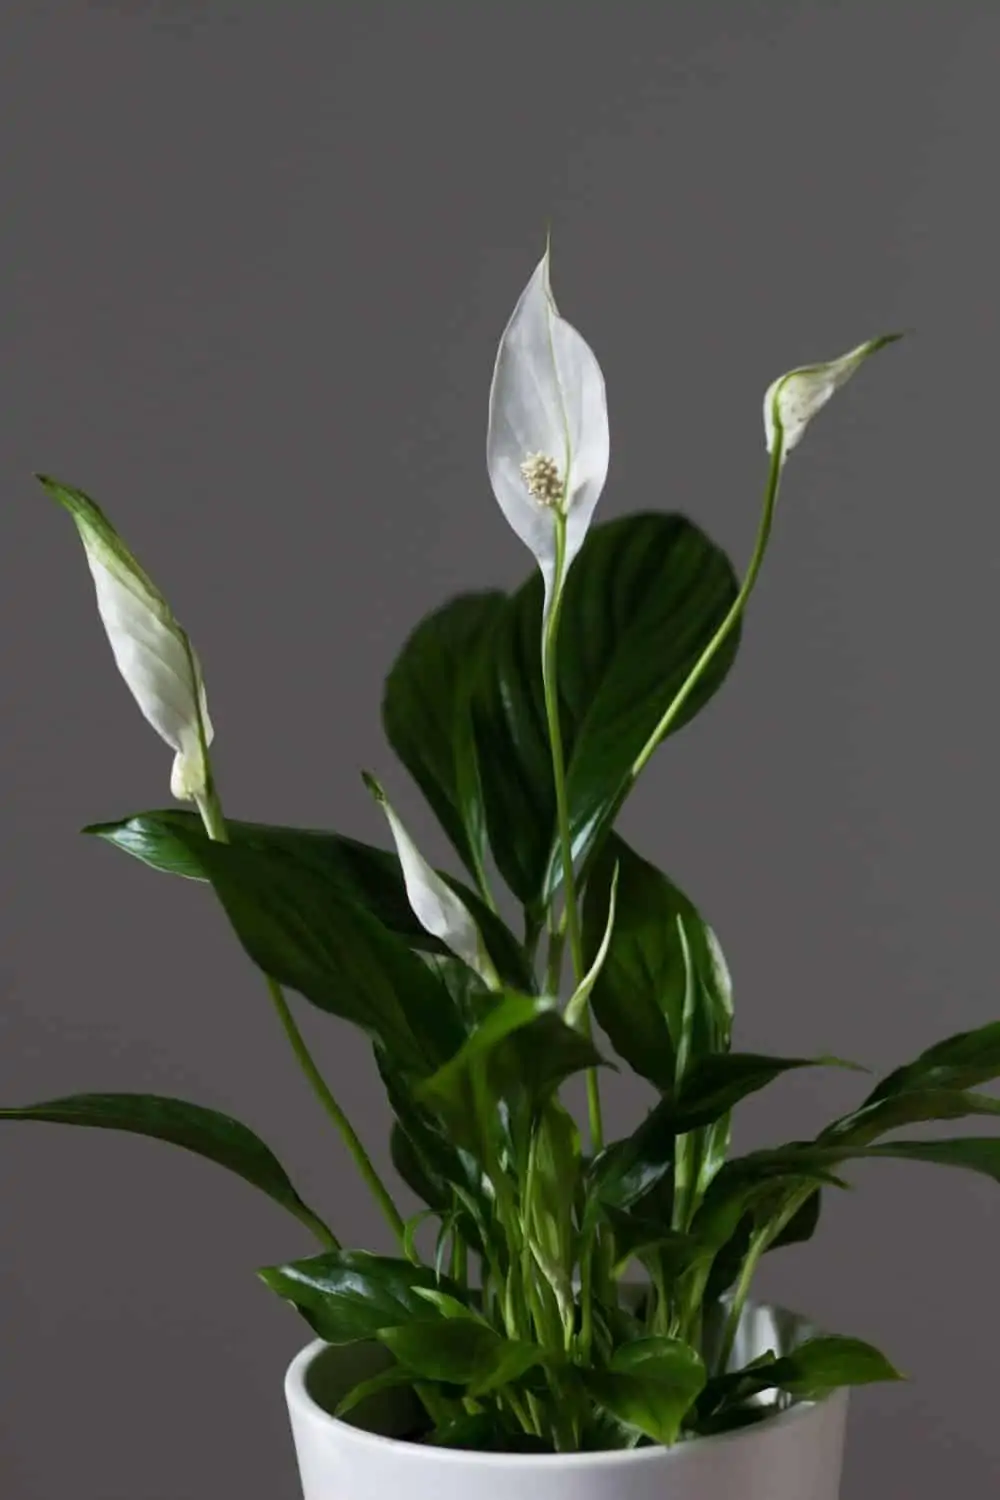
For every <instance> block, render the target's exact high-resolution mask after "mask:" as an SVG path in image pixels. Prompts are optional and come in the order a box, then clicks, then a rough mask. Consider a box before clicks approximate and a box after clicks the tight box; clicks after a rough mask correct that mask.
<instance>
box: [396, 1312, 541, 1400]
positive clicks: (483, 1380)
mask: <svg viewBox="0 0 1000 1500" xmlns="http://www.w3.org/2000/svg"><path fill="white" fill-rule="evenodd" d="M379 1339H380V1340H381V1342H382V1343H383V1344H385V1345H386V1347H387V1348H388V1349H389V1351H390V1352H391V1353H392V1354H393V1355H394V1357H395V1358H396V1359H397V1360H398V1361H399V1363H400V1364H401V1365H405V1366H406V1368H407V1369H408V1370H412V1371H413V1373H414V1374H415V1375H418V1376H420V1377H421V1378H422V1379H424V1380H441V1381H446V1382H447V1383H448V1384H449V1385H461V1386H467V1387H469V1388H470V1390H469V1394H470V1395H473V1396H474V1395H476V1394H479V1395H482V1394H485V1393H486V1392H487V1391H490V1390H494V1389H496V1387H497V1386H499V1385H507V1384H510V1383H513V1382H515V1381H517V1380H520V1378H521V1377H522V1375H524V1374H525V1373H526V1372H527V1371H528V1370H529V1369H531V1367H532V1366H533V1365H536V1364H538V1363H539V1362H540V1361H541V1358H542V1351H541V1349H539V1348H538V1347H537V1346H536V1345H534V1344H526V1343H520V1342H517V1341H515V1340H511V1339H505V1338H503V1337H502V1335H500V1334H499V1333H497V1331H496V1330H495V1329H494V1328H491V1327H490V1326H489V1325H488V1324H486V1323H481V1322H477V1321H474V1320H472V1319H462V1318H449V1319H441V1318H416V1319H413V1320H412V1321H409V1322H406V1323H402V1324H400V1325H399V1326H397V1327H393V1328H384V1329H382V1330H381V1331H380V1333H379Z"/></svg>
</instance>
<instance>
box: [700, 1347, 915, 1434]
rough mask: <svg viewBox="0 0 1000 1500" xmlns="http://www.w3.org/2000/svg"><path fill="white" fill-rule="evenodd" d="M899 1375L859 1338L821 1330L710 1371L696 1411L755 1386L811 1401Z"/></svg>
mask: <svg viewBox="0 0 1000 1500" xmlns="http://www.w3.org/2000/svg"><path fill="white" fill-rule="evenodd" d="M902 1378H903V1377H902V1376H901V1375H900V1373H899V1371H898V1370H896V1369H894V1368H893V1366H892V1365H891V1364H890V1363H889V1361H888V1360H887V1359H886V1357H885V1355H884V1354H881V1353H880V1352H879V1351H878V1350H877V1349H875V1348H873V1347H872V1345H871V1344H866V1343H865V1342H864V1341H863V1340H862V1339H852V1338H843V1337H841V1336H837V1335H829V1336H827V1335H824V1336H821V1337H817V1338H813V1339H808V1340H806V1342H805V1343H803V1344H800V1345H799V1346H798V1348H797V1349H794V1350H793V1351H792V1352H791V1353H790V1354H787V1355H785V1356H783V1357H782V1358H778V1357H777V1356H776V1355H774V1354H773V1353H772V1354H769V1355H766V1356H764V1357H762V1358H761V1359H756V1360H754V1361H753V1363H752V1364H750V1365H748V1366H746V1368H745V1369H742V1370H734V1371H732V1372H731V1373H728V1374H726V1375H719V1376H716V1377H715V1378H714V1379H713V1380H710V1381H709V1382H708V1384H707V1385H706V1387H705V1390H704V1392H703V1394H702V1397H701V1399H700V1401H699V1404H698V1405H699V1414H700V1415H703V1416H709V1415H711V1414H714V1413H716V1412H718V1411H720V1410H723V1409H725V1408H726V1407H730V1406H733V1405H736V1404H737V1403H739V1402H741V1401H745V1400H747V1399H748V1398H749V1397H750V1396H754V1395H756V1394H758V1393H759V1392H761V1391H770V1390H782V1391H788V1393H789V1394H790V1395H792V1396H795V1397H796V1398H797V1399H798V1400H813V1399H816V1398H818V1397H821V1396H824V1395H826V1394H827V1393H828V1392H829V1391H833V1390H836V1389H838V1387H840V1386H845V1385H872V1384H874V1383H876V1382H877V1381H882V1380H902Z"/></svg>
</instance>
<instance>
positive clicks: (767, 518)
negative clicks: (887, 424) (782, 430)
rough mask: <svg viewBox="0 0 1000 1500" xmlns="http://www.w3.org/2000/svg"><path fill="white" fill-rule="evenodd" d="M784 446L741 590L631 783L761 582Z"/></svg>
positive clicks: (778, 447)
mask: <svg viewBox="0 0 1000 1500" xmlns="http://www.w3.org/2000/svg"><path fill="white" fill-rule="evenodd" d="M782 450H783V444H782V442H781V441H780V436H779V441H777V442H776V443H775V445H774V452H773V453H772V454H771V464H770V468H769V470H768V476H767V489H766V490H765V492H764V505H763V509H762V510H761V516H760V523H759V525H758V527H757V538H756V541H755V542H754V549H753V554H752V556H751V558H750V563H749V566H748V568H747V571H746V576H745V577H744V579H743V583H742V584H741V586H740V591H739V593H738V594H737V595H736V598H735V599H734V600H733V602H732V604H731V606H730V608H729V610H728V612H727V614H726V617H725V619H724V620H723V621H722V624H721V625H720V626H719V628H718V629H717V630H716V632H715V634H714V635H713V637H712V639H711V640H710V641H709V643H708V645H707V646H706V647H705V649H704V651H702V653H701V655H700V656H699V658H698V660H697V661H696V662H695V664H694V666H693V667H692V668H691V671H690V672H689V673H688V675H687V678H686V679H685V681H684V683H683V684H682V686H681V687H680V689H679V691H678V692H677V694H676V696H675V697H674V699H673V702H672V703H671V704H670V706H669V707H668V708H667V710H666V712H665V713H664V715H663V717H662V718H661V720H660V722H659V723H658V724H657V726H656V728H655V729H654V730H653V733H652V734H651V735H650V737H649V739H648V740H647V741H646V743H645V745H644V746H643V748H642V750H640V752H639V754H638V756H637V757H636V759H635V762H634V764H633V766H632V770H631V772H630V773H629V785H631V783H632V782H634V781H635V780H636V778H637V777H638V775H639V773H640V772H641V771H642V769H643V767H644V766H645V764H646V762H647V761H648V760H649V757H650V756H651V755H652V753H653V751H654V750H655V749H656V747H657V745H658V744H659V743H660V741H661V740H662V739H663V737H664V735H666V734H668V733H669V732H670V730H671V728H672V727H673V725H674V724H675V723H676V722H677V719H678V717H679V715H680V712H681V710H682V709H683V707H684V705H685V704H686V703H687V701H688V699H689V698H690V696H691V694H692V693H693V692H694V690H695V688H696V687H697V686H698V683H699V682H700V681H701V679H702V677H703V676H704V674H705V671H706V669H707V668H708V666H709V665H710V664H711V662H712V660H713V658H714V657H715V655H716V654H717V652H718V651H719V648H720V647H721V646H723V645H724V644H725V641H726V639H727V638H728V636H729V635H730V633H731V632H732V630H733V627H734V626H735V624H736V622H737V621H738V620H739V618H740V615H741V614H742V613H743V609H744V607H745V605H746V602H747V600H748V599H749V597H750V595H751V594H752V593H753V588H754V584H755V583H756V582H757V576H758V574H759V573H760V569H761V564H762V563H763V561H764V554H765V552H766V551H767V544H768V542H769V540H770V537H771V527H772V525H773V524H774V508H775V505H776V503H777V499H778V489H779V487H780V484H781V461H782Z"/></svg>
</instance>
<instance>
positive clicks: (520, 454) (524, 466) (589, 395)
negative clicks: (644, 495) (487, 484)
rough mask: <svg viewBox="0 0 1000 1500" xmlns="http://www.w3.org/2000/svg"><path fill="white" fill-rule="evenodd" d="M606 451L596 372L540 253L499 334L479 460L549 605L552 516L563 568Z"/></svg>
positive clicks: (600, 481)
mask: <svg viewBox="0 0 1000 1500" xmlns="http://www.w3.org/2000/svg"><path fill="white" fill-rule="evenodd" d="M609 453H610V438H609V434H608V408H607V400H606V397H605V393H604V376H603V375H602V374H601V367H600V365H599V364H598V363H597V360H596V358H595V356H594V353H593V350H592V349H591V348H590V347H589V345H588V344H587V343H586V342H585V341H584V339H583V338H581V336H580V334H578V333H577V331H576V329H575V328H573V327H571V325H570V324H569V323H567V322H566V321H565V319H563V318H561V317H560V316H559V313H558V311H557V309H556V304H555V302H554V300H553V297H552V291H551V288H550V286H549V256H548V251H547V250H546V252H545V255H544V256H543V257H542V259H541V261H540V262H539V264H538V266H537V268H536V270H535V273H534V275H533V276H532V278H531V280H530V281H529V282H528V285H527V286H526V287H525V289H524V291H523V292H522V294H521V297H520V300H519V301H518V304H517V306H516V307H515V309H514V312H513V314H512V316H511V319H510V322H509V323H508V324H507V327H506V329H505V330H504V334H503V337H502V338H501V340H500V347H499V349H498V351H497V358H496V366H495V368H494V371H493V384H492V386H491V388H490V411H489V426H488V430H487V435H486V464H487V468H488V469H489V475H490V481H491V483H492V485H493V492H494V494H495V495H496V497H497V500H498V501H499V503H500V508H501V510H502V511H503V513H504V515H505V516H506V517H507V520H508V521H509V522H510V525H511V527H512V528H513V530H514V531H515V532H516V533H517V535H518V536H519V537H520V539H521V541H522V542H524V544H525V546H526V547H528V548H529V549H530V550H531V551H532V552H533V553H534V555H535V558H536V560H537V562H538V566H539V568H540V569H541V571H542V578H543V580H544V584H545V598H546V604H547V605H548V603H549V601H550V600H551V596H552V592H553V588H554V584H555V572H556V518H557V515H561V516H564V517H565V523H566V550H565V558H564V563H563V570H564V574H565V572H566V571H567V570H568V569H569V566H570V564H571V563H572V561H573V559H574V557H575V556H576V554H577V553H578V552H579V550H580V548H581V546H582V545H583V540H584V537H585V536H586V534H587V528H588V527H589V525H590V521H591V517H592V516H593V514H594V507H595V506H596V504H597V501H598V499H599V498H600V494H601V491H602V489H603V488H604V481H605V479H606V477H607V472H608V458H609Z"/></svg>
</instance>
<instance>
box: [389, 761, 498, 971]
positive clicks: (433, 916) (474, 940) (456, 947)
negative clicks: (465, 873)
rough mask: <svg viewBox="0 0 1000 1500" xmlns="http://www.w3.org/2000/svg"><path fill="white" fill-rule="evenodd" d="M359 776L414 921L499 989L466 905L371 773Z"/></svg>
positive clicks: (478, 932) (484, 948)
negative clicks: (383, 826) (383, 829)
mask: <svg viewBox="0 0 1000 1500" xmlns="http://www.w3.org/2000/svg"><path fill="white" fill-rule="evenodd" d="M363 776H364V782H365V786H366V787H367V788H368V790H369V791H370V792H371V794H372V796H373V797H374V798H375V800H376V802H378V803H379V805H380V806H381V808H382V811H383V812H384V813H385V816H386V819H387V821H388V824H389V829H390V832H391V833H392V837H393V841H394V842H395V845H396V853H397V854H398V855H399V863H400V865H401V867H402V871H403V881H404V883H405V885H406V895H407V899H408V900H409V903H410V906H411V908H412V909H413V914H414V916H415V917H416V919H417V921H418V922H419V923H420V925H421V927H422V928H423V929H424V931H425V932H429V933H430V934H431V936H432V937H436V938H440V940H441V942H442V943H444V944H445V946H446V947H447V948H450V949H451V951H452V953H454V955H455V957H456V958H460V959H461V960H462V962H463V963H464V964H467V965H468V966H469V968H470V969H472V970H473V972H474V973H476V974H478V975H479V977H480V979H482V980H483V982H484V983H485V984H487V985H488V986H489V988H490V989H499V988H500V980H499V977H498V975H497V971H496V969H495V968H494V966H493V961H492V959H491V958H490V956H489V954H488V953H487V951H486V944H485V943H484V942H483V935H482V933H481V932H480V931H479V928H478V926H477V924H476V922H475V919H474V918H473V916H472V913H471V912H470V911H469V908H468V907H467V906H466V904H465V902H464V901H463V900H462V899H461V897H460V896H458V895H456V893H455V892H454V891H453V890H452V888H451V886H450V885H449V884H448V882H447V881H446V880H445V879H443V877H442V876H440V875H439V874H438V872H437V871H436V870H435V869H434V868H433V867H432V866H431V865H429V864H428V863H427V861H426V859H424V856H423V855H422V854H421V853H420V850H419V849H418V848H417V846H416V844H415V843H414V842H413V839H412V838H411V837H410V835H409V833H408V832H407V829H406V825H405V824H404V823H403V821H402V819H401V818H400V817H399V816H398V814H397V813H396V811H395V809H394V808H393V806H392V804H391V802H390V801H389V799H388V797H387V796H386V795H385V792H384V791H383V790H382V788H381V786H380V785H379V783H378V782H377V781H376V780H375V777H374V776H371V775H370V774H369V773H368V772H367V771H365V772H364V773H363Z"/></svg>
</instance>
